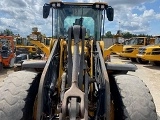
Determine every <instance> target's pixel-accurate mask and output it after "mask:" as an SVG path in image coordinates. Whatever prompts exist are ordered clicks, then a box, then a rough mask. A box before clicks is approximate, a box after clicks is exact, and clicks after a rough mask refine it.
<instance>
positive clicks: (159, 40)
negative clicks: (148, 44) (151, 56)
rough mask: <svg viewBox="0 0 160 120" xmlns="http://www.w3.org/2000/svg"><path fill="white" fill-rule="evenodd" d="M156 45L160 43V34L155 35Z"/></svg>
mask: <svg viewBox="0 0 160 120" xmlns="http://www.w3.org/2000/svg"><path fill="white" fill-rule="evenodd" d="M155 45H160V36H156V37H155Z"/></svg>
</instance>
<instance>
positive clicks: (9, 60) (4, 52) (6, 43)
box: [0, 35, 15, 70]
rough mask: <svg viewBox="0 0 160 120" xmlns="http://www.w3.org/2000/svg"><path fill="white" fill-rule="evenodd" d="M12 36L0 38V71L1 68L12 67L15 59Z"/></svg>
mask: <svg viewBox="0 0 160 120" xmlns="http://www.w3.org/2000/svg"><path fill="white" fill-rule="evenodd" d="M14 52H15V46H14V38H13V36H3V35H2V36H0V70H2V69H3V67H13V66H14V59H15V53H14Z"/></svg>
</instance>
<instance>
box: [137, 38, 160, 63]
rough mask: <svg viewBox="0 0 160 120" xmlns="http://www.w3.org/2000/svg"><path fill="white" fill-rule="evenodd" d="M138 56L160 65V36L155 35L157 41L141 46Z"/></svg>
mask: <svg viewBox="0 0 160 120" xmlns="http://www.w3.org/2000/svg"><path fill="white" fill-rule="evenodd" d="M137 57H138V58H139V59H144V60H148V61H150V63H151V64H153V65H157V66H160V36H155V43H154V44H152V45H149V46H144V47H140V48H139V51H138V54H137Z"/></svg>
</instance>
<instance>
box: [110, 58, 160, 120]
mask: <svg viewBox="0 0 160 120" xmlns="http://www.w3.org/2000/svg"><path fill="white" fill-rule="evenodd" d="M111 61H112V62H124V63H126V62H127V63H132V62H131V61H130V60H123V59H119V58H118V57H117V56H112V57H111ZM132 64H135V65H136V66H137V67H138V70H136V72H128V74H132V75H135V76H138V77H139V78H140V79H142V80H143V82H144V83H145V84H146V85H147V87H148V88H149V90H150V92H151V95H152V96H153V99H154V102H155V105H156V110H157V113H158V120H160V92H159V91H160V66H153V65H151V64H146V65H143V64H138V63H132Z"/></svg>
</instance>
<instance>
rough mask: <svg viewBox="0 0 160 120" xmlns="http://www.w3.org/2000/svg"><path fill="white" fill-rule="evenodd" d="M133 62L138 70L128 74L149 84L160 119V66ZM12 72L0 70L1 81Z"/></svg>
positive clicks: (119, 60)
mask: <svg viewBox="0 0 160 120" xmlns="http://www.w3.org/2000/svg"><path fill="white" fill-rule="evenodd" d="M111 61H112V62H124V63H126V62H130V60H123V59H119V58H118V57H117V56H112V57H111ZM130 63H132V62H130ZM133 64H136V66H137V67H138V70H137V71H136V72H128V74H132V75H136V76H138V77H139V78H140V79H142V80H143V82H144V83H145V84H146V85H147V86H148V88H149V89H150V92H151V94H152V96H153V99H154V102H155V105H156V109H157V113H158V120H160V92H159V91H160V67H157V66H152V65H150V64H147V65H142V64H138V63H133ZM12 72H14V71H13V69H9V68H6V69H3V71H0V82H2V81H3V79H4V78H5V77H7V75H8V74H10V73H12Z"/></svg>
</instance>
